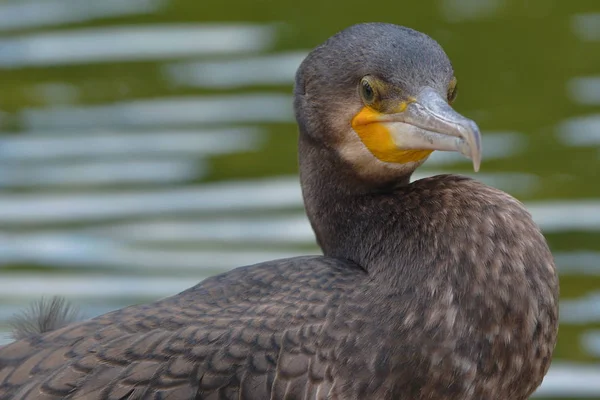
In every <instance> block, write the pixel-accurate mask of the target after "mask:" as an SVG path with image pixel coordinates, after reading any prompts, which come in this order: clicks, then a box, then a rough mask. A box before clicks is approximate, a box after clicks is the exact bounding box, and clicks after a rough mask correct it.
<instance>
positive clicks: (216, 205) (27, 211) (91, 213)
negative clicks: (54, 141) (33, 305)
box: [0, 178, 302, 224]
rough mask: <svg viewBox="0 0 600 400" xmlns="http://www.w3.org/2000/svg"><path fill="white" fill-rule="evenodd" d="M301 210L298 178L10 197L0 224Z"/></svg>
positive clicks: (2, 200) (2, 203) (0, 209)
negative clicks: (199, 213) (288, 209)
mask: <svg viewBox="0 0 600 400" xmlns="http://www.w3.org/2000/svg"><path fill="white" fill-rule="evenodd" d="M300 206H302V198H301V195H300V185H299V184H298V181H297V178H293V179H290V178H281V179H268V180H257V181H241V182H225V183H214V184H207V185H203V186H201V187H178V188H174V189H161V190H138V191H133V190H132V191H116V190H113V191H109V190H104V191H102V192H80V193H75V194H64V193H58V194H47V193H34V194H26V195H19V194H5V195H2V196H0V222H4V223H23V224H27V223H56V222H68V221H71V222H85V221H101V220H103V219H106V218H125V217H132V216H143V215H153V214H159V213H178V212H190V211H195V212H215V211H234V210H272V209H276V208H286V207H300Z"/></svg>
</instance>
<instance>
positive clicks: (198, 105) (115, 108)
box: [21, 93, 294, 129]
mask: <svg viewBox="0 0 600 400" xmlns="http://www.w3.org/2000/svg"><path fill="white" fill-rule="evenodd" d="M293 117H294V116H293V112H292V98H291V96H289V95H286V94H275V93H263V94H260V93H256V94H236V95H219V96H204V97H174V98H161V99H157V100H134V101H125V102H118V103H113V104H107V105H101V106H77V107H54V108H44V109H29V110H25V111H22V112H21V122H22V124H23V125H24V126H25V127H27V128H29V129H59V128H82V127H89V128H94V127H97V126H115V125H116V126H139V127H154V126H157V125H168V124H172V125H183V124H194V123H197V124H216V123H222V124H232V123H236V122H289V121H292V120H293Z"/></svg>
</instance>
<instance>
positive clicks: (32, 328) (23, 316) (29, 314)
mask: <svg viewBox="0 0 600 400" xmlns="http://www.w3.org/2000/svg"><path fill="white" fill-rule="evenodd" d="M80 319H81V314H80V312H79V309H78V308H77V307H76V306H74V305H73V304H71V303H69V302H67V301H66V300H65V299H64V298H63V297H58V296H55V297H52V298H51V299H44V298H42V299H40V300H37V301H35V302H33V303H32V304H31V305H30V306H29V307H28V308H27V309H26V310H23V311H21V313H20V314H17V315H15V316H13V317H12V318H11V320H10V321H9V324H10V326H11V327H12V337H13V338H14V339H15V340H19V339H24V338H27V337H31V336H35V335H39V334H41V333H45V332H50V331H53V330H56V329H59V328H62V327H63V326H66V325H68V324H70V323H72V322H75V321H77V320H80Z"/></svg>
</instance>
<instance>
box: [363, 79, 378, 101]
mask: <svg viewBox="0 0 600 400" xmlns="http://www.w3.org/2000/svg"><path fill="white" fill-rule="evenodd" d="M360 94H361V96H362V98H363V101H364V102H365V104H367V105H370V104H373V102H374V101H375V89H373V85H371V83H370V82H369V80H368V79H367V78H363V79H362V80H361V81H360Z"/></svg>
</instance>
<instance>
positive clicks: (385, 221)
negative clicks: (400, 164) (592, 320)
mask: <svg viewBox="0 0 600 400" xmlns="http://www.w3.org/2000/svg"><path fill="white" fill-rule="evenodd" d="M313 140H314V139H312V138H311V137H310V136H308V135H302V134H301V135H300V140H299V150H300V151H299V164H300V179H301V183H302V193H303V196H304V204H305V207H306V213H307V215H308V218H309V220H310V223H311V225H312V228H313V230H314V232H315V234H316V237H317V243H318V244H319V246H320V247H321V249H322V250H323V254H324V255H326V256H330V257H336V258H342V259H347V260H350V261H353V262H355V263H357V264H358V265H360V266H361V267H362V268H363V269H365V270H366V271H367V272H368V273H369V274H373V275H376V276H378V277H382V278H384V279H394V277H397V276H398V274H403V268H404V265H403V263H404V262H405V261H404V260H408V259H414V258H413V255H411V254H410V253H411V252H414V251H416V250H418V249H419V248H420V246H419V245H418V243H413V242H414V241H415V240H417V236H418V235H415V234H414V233H415V230H416V229H419V223H418V222H419V221H421V222H422V221H423V219H422V218H419V216H417V215H415V212H416V213H419V212H420V210H418V209H417V210H410V213H409V212H408V210H409V209H410V208H412V207H413V206H414V203H411V204H409V205H408V206H409V209H407V207H405V204H403V197H404V196H403V194H404V192H405V191H407V190H408V189H409V187H410V185H409V180H410V174H408V175H407V176H403V177H400V178H399V179H398V178H397V179H396V180H395V182H389V183H382V184H381V185H379V186H377V187H374V186H373V184H372V183H370V182H365V181H364V180H362V179H361V178H360V177H359V176H358V175H357V174H356V173H355V172H354V170H353V168H352V167H351V166H350V165H349V164H347V163H346V162H345V161H344V160H342V159H341V158H340V157H339V156H338V155H337V153H336V152H335V151H334V150H333V149H331V148H327V147H326V146H323V145H322V144H319V143H316V142H314V141H313ZM409 233H410V234H409ZM407 267H409V266H407ZM391 275H394V276H391ZM413 275H414V274H413Z"/></svg>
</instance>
